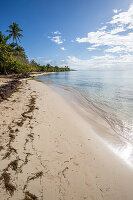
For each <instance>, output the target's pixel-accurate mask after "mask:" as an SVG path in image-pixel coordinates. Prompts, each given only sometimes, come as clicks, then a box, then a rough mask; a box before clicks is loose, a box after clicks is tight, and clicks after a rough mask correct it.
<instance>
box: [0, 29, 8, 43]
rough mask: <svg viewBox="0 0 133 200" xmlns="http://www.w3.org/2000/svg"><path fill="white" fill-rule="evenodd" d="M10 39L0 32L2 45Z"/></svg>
mask: <svg viewBox="0 0 133 200" xmlns="http://www.w3.org/2000/svg"><path fill="white" fill-rule="evenodd" d="M8 39H9V37H8V36H6V35H4V34H2V32H1V31H0V44H6V43H7V40H8Z"/></svg>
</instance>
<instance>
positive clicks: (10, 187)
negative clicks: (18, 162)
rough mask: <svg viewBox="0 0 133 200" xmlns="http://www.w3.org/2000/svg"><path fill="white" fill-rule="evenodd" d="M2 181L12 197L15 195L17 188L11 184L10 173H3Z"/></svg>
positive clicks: (0, 178)
mask: <svg viewBox="0 0 133 200" xmlns="http://www.w3.org/2000/svg"><path fill="white" fill-rule="evenodd" d="M0 180H3V181H4V186H5V188H6V190H7V191H8V192H9V193H10V195H11V196H12V195H13V194H14V191H15V190H16V187H15V186H14V185H13V184H12V183H11V177H10V173H7V172H3V173H2V175H1V177H0Z"/></svg>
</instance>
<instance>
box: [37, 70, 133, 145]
mask: <svg viewBox="0 0 133 200" xmlns="http://www.w3.org/2000/svg"><path fill="white" fill-rule="evenodd" d="M36 79H38V80H40V81H43V82H45V83H47V84H56V85H61V86H63V87H65V88H69V89H70V88H74V90H77V91H78V92H80V94H81V96H82V98H83V97H84V98H85V100H86V101H87V102H88V106H90V105H91V104H92V105H93V106H94V107H95V111H96V112H97V113H98V114H99V115H101V116H103V117H104V119H105V120H106V121H107V122H108V123H109V124H110V126H111V127H112V128H113V129H114V130H115V131H116V133H118V134H119V135H121V136H122V137H124V138H126V139H127V140H128V141H130V142H133V71H71V72H59V73H52V74H47V75H42V76H39V77H37V78H36ZM74 90H73V91H74Z"/></svg>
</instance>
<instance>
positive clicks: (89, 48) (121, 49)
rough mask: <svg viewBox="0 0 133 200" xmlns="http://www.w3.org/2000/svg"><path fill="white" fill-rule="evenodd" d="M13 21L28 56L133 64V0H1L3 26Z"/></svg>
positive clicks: (56, 61)
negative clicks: (19, 29) (21, 32)
mask: <svg viewBox="0 0 133 200" xmlns="http://www.w3.org/2000/svg"><path fill="white" fill-rule="evenodd" d="M13 21H14V22H16V23H18V24H19V25H20V28H21V29H23V35H24V37H23V38H22V39H21V43H20V45H22V46H23V47H24V49H25V51H26V54H27V56H28V58H29V60H31V59H34V60H36V61H37V62H38V63H40V64H47V63H50V64H52V65H59V66H65V65H68V66H69V67H71V68H72V69H93V68H99V69H102V68H104V69H124V70H127V69H133V0H21V1H20V0H4V1H3V0H0V31H2V33H6V32H5V31H6V30H7V29H8V26H9V25H10V24H11V23H12V22H13ZM6 34H7V33H6Z"/></svg>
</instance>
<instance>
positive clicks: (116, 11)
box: [113, 9, 121, 14]
mask: <svg viewBox="0 0 133 200" xmlns="http://www.w3.org/2000/svg"><path fill="white" fill-rule="evenodd" d="M120 11H121V9H119V10H117V9H114V10H113V12H114V13H115V14H117V13H119V12H120Z"/></svg>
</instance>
